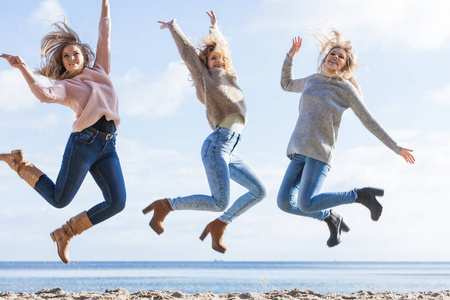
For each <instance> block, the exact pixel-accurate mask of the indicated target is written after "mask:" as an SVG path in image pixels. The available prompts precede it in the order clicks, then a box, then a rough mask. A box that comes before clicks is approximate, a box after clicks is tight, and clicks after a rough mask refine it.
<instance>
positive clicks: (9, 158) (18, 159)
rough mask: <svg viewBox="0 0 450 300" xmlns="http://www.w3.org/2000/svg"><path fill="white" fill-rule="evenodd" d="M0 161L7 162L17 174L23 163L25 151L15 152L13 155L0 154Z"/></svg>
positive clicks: (12, 152)
mask: <svg viewBox="0 0 450 300" xmlns="http://www.w3.org/2000/svg"><path fill="white" fill-rule="evenodd" d="M0 160H3V161H4V162H6V163H7V164H8V165H9V166H10V167H11V169H13V170H14V171H16V172H17V171H18V169H19V166H20V164H21V163H22V162H23V150H13V151H11V153H5V154H0Z"/></svg>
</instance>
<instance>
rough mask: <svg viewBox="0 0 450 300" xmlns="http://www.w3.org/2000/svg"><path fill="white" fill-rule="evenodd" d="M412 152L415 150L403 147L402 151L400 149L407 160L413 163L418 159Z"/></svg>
mask: <svg viewBox="0 0 450 300" xmlns="http://www.w3.org/2000/svg"><path fill="white" fill-rule="evenodd" d="M411 152H413V150H409V149H406V148H403V149H402V151H400V155H401V156H402V157H403V158H404V159H405V160H406V162H408V163H410V164H413V163H414V162H415V161H416V160H415V159H414V156H413V155H412V154H411Z"/></svg>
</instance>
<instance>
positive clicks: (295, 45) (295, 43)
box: [288, 36, 302, 58]
mask: <svg viewBox="0 0 450 300" xmlns="http://www.w3.org/2000/svg"><path fill="white" fill-rule="evenodd" d="M301 47H302V39H301V38H300V37H299V36H298V37H294V38H293V39H292V47H291V50H289V52H288V55H289V57H291V58H294V56H295V54H297V52H298V51H299V50H300V48H301Z"/></svg>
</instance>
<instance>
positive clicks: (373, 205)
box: [355, 187, 384, 221]
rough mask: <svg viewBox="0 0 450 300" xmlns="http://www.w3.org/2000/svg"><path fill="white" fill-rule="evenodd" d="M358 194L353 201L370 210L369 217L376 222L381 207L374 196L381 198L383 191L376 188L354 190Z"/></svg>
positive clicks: (381, 209)
mask: <svg viewBox="0 0 450 300" xmlns="http://www.w3.org/2000/svg"><path fill="white" fill-rule="evenodd" d="M355 191H356V193H357V194H358V199H356V200H355V202H357V203H361V204H362V205H364V206H365V207H367V208H368V209H369V210H370V217H371V218H372V220H374V221H378V219H379V218H380V216H381V212H382V211H383V206H381V204H380V202H378V200H377V198H375V196H383V195H384V190H382V189H376V188H370V187H368V188H363V189H355Z"/></svg>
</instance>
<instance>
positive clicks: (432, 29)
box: [247, 0, 450, 50]
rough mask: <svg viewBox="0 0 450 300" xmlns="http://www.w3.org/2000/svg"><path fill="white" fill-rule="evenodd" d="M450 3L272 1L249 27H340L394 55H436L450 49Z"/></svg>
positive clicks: (439, 0) (415, 0)
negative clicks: (401, 51) (403, 50)
mask: <svg viewBox="0 0 450 300" xmlns="http://www.w3.org/2000/svg"><path fill="white" fill-rule="evenodd" d="M449 10H450V2H448V1H445V0H437V1H433V3H428V2H426V1H422V0H398V1H390V0H367V1H358V0H338V1H325V0H320V1H314V2H308V3H307V5H305V2H304V1H294V0H267V1H264V2H263V4H262V6H261V8H260V9H259V10H258V11H256V12H255V14H254V16H253V17H250V18H249V19H250V21H249V23H248V24H247V28H248V29H249V30H251V31H253V30H256V31H260V30H261V31H265V30H288V31H298V32H299V33H302V32H305V31H306V30H307V27H308V26H318V27H320V28H323V29H326V28H328V27H330V26H337V27H338V28H339V29H340V30H342V31H343V32H344V33H345V34H346V35H347V36H350V37H352V40H356V39H357V38H358V39H361V40H362V41H364V42H365V43H370V44H371V45H374V44H376V45H378V46H381V47H383V48H387V49H393V48H397V47H404V46H405V45H406V46H409V47H411V48H414V49H422V50H435V49H439V48H441V47H443V46H446V45H448V44H449V41H450V27H449V26H448V23H447V12H448V11H449Z"/></svg>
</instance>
